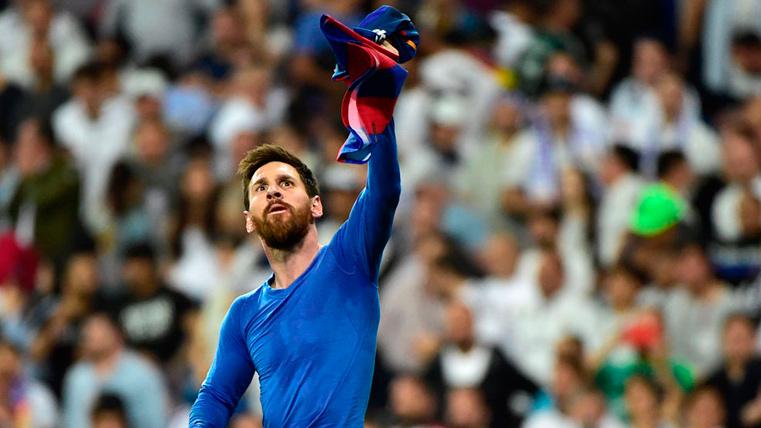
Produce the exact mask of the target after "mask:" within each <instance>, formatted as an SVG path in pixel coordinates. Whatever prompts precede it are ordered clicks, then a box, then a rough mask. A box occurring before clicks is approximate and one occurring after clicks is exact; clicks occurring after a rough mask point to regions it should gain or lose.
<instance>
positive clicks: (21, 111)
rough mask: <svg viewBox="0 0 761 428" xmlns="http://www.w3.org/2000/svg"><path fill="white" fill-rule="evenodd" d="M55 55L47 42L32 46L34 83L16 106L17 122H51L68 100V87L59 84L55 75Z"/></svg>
mask: <svg viewBox="0 0 761 428" xmlns="http://www.w3.org/2000/svg"><path fill="white" fill-rule="evenodd" d="M55 55H56V51H54V49H53V47H52V46H51V45H50V44H48V41H47V40H35V41H34V42H33V43H32V45H31V46H30V49H29V67H30V74H32V75H33V76H34V81H33V82H31V83H30V84H29V86H28V87H27V88H26V92H25V93H24V96H23V98H22V99H21V100H20V102H19V103H18V105H17V106H16V119H17V120H19V121H21V120H24V119H27V118H30V117H38V118H42V119H43V120H45V121H49V120H50V119H51V118H52V116H53V112H54V111H55V110H56V109H57V108H58V107H59V106H60V105H61V104H63V103H64V102H65V101H66V100H67V99H68V97H69V93H68V91H67V89H66V86H65V85H63V84H62V82H57V81H56V80H55V76H54V74H53V73H54V71H55V70H54V68H53V67H54V61H55Z"/></svg>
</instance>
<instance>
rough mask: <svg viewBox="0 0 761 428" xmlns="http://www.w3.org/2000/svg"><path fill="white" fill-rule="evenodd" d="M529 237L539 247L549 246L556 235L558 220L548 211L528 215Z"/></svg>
mask: <svg viewBox="0 0 761 428" xmlns="http://www.w3.org/2000/svg"><path fill="white" fill-rule="evenodd" d="M528 221H529V223H528V228H529V232H530V233H531V239H532V240H533V241H534V244H535V245H537V246H539V247H551V246H553V245H554V243H555V241H556V238H557V235H558V228H559V225H558V220H557V219H556V218H555V217H553V216H552V215H551V214H549V213H545V212H540V213H537V214H534V215H531V216H530V217H529V220H528Z"/></svg>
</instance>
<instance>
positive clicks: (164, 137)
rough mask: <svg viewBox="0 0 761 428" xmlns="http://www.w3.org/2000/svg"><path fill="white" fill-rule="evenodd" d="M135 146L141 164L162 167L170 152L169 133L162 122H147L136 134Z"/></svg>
mask: <svg viewBox="0 0 761 428" xmlns="http://www.w3.org/2000/svg"><path fill="white" fill-rule="evenodd" d="M135 146H136V148H137V155H138V157H139V158H140V161H141V162H143V163H145V164H148V165H152V166H160V165H162V164H163V162H164V160H165V158H166V155H167V152H168V151H169V132H168V131H167V129H166V127H165V126H164V124H163V123H161V122H160V121H158V120H146V121H144V122H142V123H141V124H140V125H139V126H138V129H137V132H136V133H135Z"/></svg>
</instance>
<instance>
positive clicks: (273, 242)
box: [246, 162, 322, 250]
mask: <svg viewBox="0 0 761 428" xmlns="http://www.w3.org/2000/svg"><path fill="white" fill-rule="evenodd" d="M248 191H249V196H248V197H249V201H250V202H249V209H248V211H246V230H247V231H248V232H249V233H252V232H254V231H256V233H257V234H259V236H260V237H261V238H262V240H264V242H265V243H266V244H267V246H269V247H271V248H275V249H279V250H290V249H293V247H294V246H295V245H297V244H298V243H299V242H301V241H302V240H303V238H304V237H305V236H306V234H307V232H308V231H309V227H310V226H312V225H313V224H314V221H315V219H316V218H319V217H321V216H322V202H321V201H320V197H319V196H315V197H312V198H310V197H309V194H308V193H307V189H306V186H305V185H304V182H303V181H301V177H300V176H299V173H298V171H297V170H296V168H294V167H293V166H291V165H289V164H287V163H283V162H270V163H267V164H265V165H263V166H262V167H261V168H259V169H257V170H256V172H255V173H254V175H253V176H252V177H251V181H250V185H249V188H248Z"/></svg>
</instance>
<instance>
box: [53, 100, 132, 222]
mask: <svg viewBox="0 0 761 428" xmlns="http://www.w3.org/2000/svg"><path fill="white" fill-rule="evenodd" d="M135 120H136V117H135V110H134V106H133V104H132V102H131V101H130V100H129V99H127V98H126V97H123V96H116V97H112V98H110V99H109V100H107V101H105V102H104V104H103V106H102V107H101V111H100V114H99V116H98V117H97V118H91V117H90V116H89V115H88V114H87V111H86V109H85V106H84V105H83V104H82V103H81V102H80V101H79V100H77V99H76V98H72V99H71V100H69V101H68V102H66V103H65V104H63V105H62V106H61V107H59V108H58V110H56V111H55V113H53V131H54V132H55V135H56V138H57V139H58V140H59V141H60V143H61V144H62V145H63V146H64V147H66V148H67V149H68V150H69V151H70V152H71V154H72V155H73V157H74V159H75V161H76V163H77V166H78V168H79V171H80V174H81V179H82V184H83V198H82V209H83V219H84V221H85V225H86V226H88V227H89V228H90V229H91V231H94V232H95V231H101V230H103V228H104V227H106V226H107V224H108V223H107V222H108V218H107V216H106V212H107V210H105V209H104V208H105V207H104V204H105V200H106V197H105V196H106V195H105V193H106V190H107V186H108V180H109V178H110V174H111V168H112V167H113V165H114V164H115V163H116V162H117V161H118V160H119V159H120V158H121V156H122V155H124V154H125V153H126V152H127V150H128V148H129V144H130V137H131V135H132V129H133V127H134V123H135Z"/></svg>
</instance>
